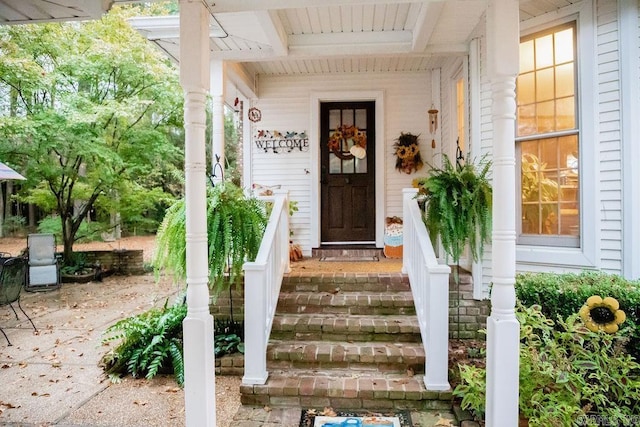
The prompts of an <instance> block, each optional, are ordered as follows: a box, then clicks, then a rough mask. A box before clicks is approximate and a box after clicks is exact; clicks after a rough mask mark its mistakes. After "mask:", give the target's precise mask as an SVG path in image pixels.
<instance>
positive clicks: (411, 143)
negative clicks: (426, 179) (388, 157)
mask: <svg viewBox="0 0 640 427" xmlns="http://www.w3.org/2000/svg"><path fill="white" fill-rule="evenodd" d="M393 148H394V149H395V155H396V169H397V170H399V171H402V172H405V173H407V174H410V173H411V172H417V171H419V170H420V169H422V166H423V165H424V162H423V161H422V157H421V156H420V146H419V145H418V135H413V134H411V133H404V132H402V133H400V136H399V137H398V139H396V142H395V143H394V144H393Z"/></svg>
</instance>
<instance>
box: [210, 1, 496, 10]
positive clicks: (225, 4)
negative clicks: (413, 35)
mask: <svg viewBox="0 0 640 427" xmlns="http://www.w3.org/2000/svg"><path fill="white" fill-rule="evenodd" d="M439 1H441V0H394V3H437V2H439ZM468 1H483V2H484V1H486V0H468ZM371 4H372V5H377V4H389V0H355V1H353V2H351V1H348V0H269V1H264V0H216V1H215V3H214V4H213V5H212V6H211V10H212V11H213V12H215V13H219V12H246V11H251V10H269V9H271V10H279V9H304V8H307V7H326V6H345V5H348V6H360V5H371Z"/></svg>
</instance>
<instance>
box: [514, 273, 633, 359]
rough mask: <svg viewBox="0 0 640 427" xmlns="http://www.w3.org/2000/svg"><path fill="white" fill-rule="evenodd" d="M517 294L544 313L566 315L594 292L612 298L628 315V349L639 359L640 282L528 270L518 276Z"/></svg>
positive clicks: (576, 309) (553, 316)
mask: <svg viewBox="0 0 640 427" xmlns="http://www.w3.org/2000/svg"><path fill="white" fill-rule="evenodd" d="M516 295H517V298H518V300H519V301H520V302H521V303H522V304H523V305H525V306H531V305H534V304H538V305H540V306H542V313H544V315H545V316H547V317H549V318H551V319H556V318H557V317H558V316H560V317H561V318H563V319H564V318H567V317H568V316H570V315H572V314H574V313H577V312H578V311H579V310H580V307H582V305H584V303H585V302H586V301H587V298H589V297H590V296H592V295H600V296H601V297H603V298H604V297H613V298H615V299H617V300H618V302H619V303H620V309H621V310H623V311H624V312H625V314H626V315H627V321H626V322H625V323H624V324H623V325H622V326H624V327H628V328H629V332H628V333H629V342H628V344H627V347H626V348H627V351H628V352H629V353H630V354H631V355H632V356H634V357H635V358H636V360H640V282H638V281H629V280H626V279H624V278H622V277H620V276H616V275H611V274H606V273H602V272H583V273H581V274H574V273H567V274H554V273H526V274H520V275H518V277H517V278H516Z"/></svg>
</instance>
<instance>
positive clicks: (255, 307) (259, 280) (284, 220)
mask: <svg viewBox="0 0 640 427" xmlns="http://www.w3.org/2000/svg"><path fill="white" fill-rule="evenodd" d="M261 199H264V200H268V201H270V202H272V203H273V208H272V210H271V215H270V217H269V222H268V223H267V228H266V230H265V233H264V237H263V238H262V243H261V244H260V250H259V251H258V256H257V257H256V260H255V261H253V262H246V263H245V264H244V359H245V360H244V376H243V377H242V382H243V383H244V384H264V383H266V381H267V377H268V376H269V373H268V372H267V343H268V342H269V335H270V334H271V325H272V324H273V316H274V314H275V311H276V305H277V304H278V295H279V294H280V286H281V285H282V278H283V276H284V274H285V273H288V272H289V271H290V267H289V197H288V192H287V191H282V190H275V191H274V195H273V196H269V197H261Z"/></svg>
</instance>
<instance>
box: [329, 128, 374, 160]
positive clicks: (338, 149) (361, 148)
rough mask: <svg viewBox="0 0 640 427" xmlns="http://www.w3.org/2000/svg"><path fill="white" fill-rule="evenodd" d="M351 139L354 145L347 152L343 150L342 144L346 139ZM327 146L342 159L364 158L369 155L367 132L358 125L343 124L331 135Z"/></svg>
mask: <svg viewBox="0 0 640 427" xmlns="http://www.w3.org/2000/svg"><path fill="white" fill-rule="evenodd" d="M349 140H351V141H352V142H353V146H352V147H351V148H350V149H349V153H348V154H345V153H343V152H342V145H343V142H344V141H349ZM327 146H328V147H329V150H330V151H332V152H333V153H334V154H335V155H336V156H338V157H339V158H341V159H342V160H351V159H353V158H354V157H357V158H359V159H364V158H365V157H366V155H367V152H366V148H367V134H366V133H365V132H363V131H361V130H360V129H358V128H357V127H356V126H353V125H342V126H340V127H339V128H337V129H336V130H335V131H334V132H333V133H332V134H331V135H330V136H329V142H328V143H327Z"/></svg>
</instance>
